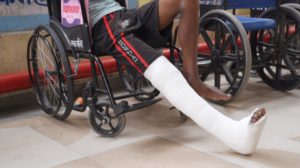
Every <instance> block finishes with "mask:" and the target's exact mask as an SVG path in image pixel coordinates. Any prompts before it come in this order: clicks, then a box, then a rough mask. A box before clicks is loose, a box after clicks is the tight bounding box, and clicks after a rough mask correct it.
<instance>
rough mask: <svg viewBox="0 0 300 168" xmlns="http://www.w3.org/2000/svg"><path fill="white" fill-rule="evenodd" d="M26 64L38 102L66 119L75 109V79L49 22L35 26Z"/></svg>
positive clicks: (49, 111)
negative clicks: (73, 105) (73, 107)
mask: <svg viewBox="0 0 300 168" xmlns="http://www.w3.org/2000/svg"><path fill="white" fill-rule="evenodd" d="M27 66H28V72H29V77H30V81H31V83H32V87H33V90H34V93H35V96H36V98H37V102H38V104H39V105H40V106H41V108H42V109H43V110H44V111H45V112H46V113H47V114H50V115H52V116H53V117H55V118H57V119H59V120H64V119H66V118H67V117H68V116H69V115H70V113H71V110H72V103H73V79H72V78H71V77H70V76H71V68H70V65H69V64H68V61H67V57H66V52H65V50H64V48H63V45H62V43H61V41H60V40H59V38H58V36H57V35H56V33H55V32H54V31H53V29H52V28H51V27H50V26H48V25H42V26H39V27H37V28H36V29H35V31H34V33H33V35H32V37H31V38H30V40H29V43H28V48H27ZM47 87H48V88H47Z"/></svg>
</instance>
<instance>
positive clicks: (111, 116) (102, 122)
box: [89, 103, 126, 137]
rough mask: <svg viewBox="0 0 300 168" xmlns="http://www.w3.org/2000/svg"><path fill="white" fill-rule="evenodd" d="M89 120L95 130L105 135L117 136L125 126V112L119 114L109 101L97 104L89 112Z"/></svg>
mask: <svg viewBox="0 0 300 168" xmlns="http://www.w3.org/2000/svg"><path fill="white" fill-rule="evenodd" d="M89 122H90V124H91V126H92V128H93V130H94V131H95V132H96V133H97V134H99V135H100V136H103V137H115V136H117V135H119V134H120V133H121V132H122V131H123V129H124V128H125V124H126V118H125V114H120V115H117V114H116V112H115V110H114V109H113V108H112V106H111V104H109V103H100V104H97V105H96V109H95V110H90V112H89Z"/></svg>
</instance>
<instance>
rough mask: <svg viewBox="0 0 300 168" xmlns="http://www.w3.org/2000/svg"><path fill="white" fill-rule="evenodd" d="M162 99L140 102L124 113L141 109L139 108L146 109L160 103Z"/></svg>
mask: <svg viewBox="0 0 300 168" xmlns="http://www.w3.org/2000/svg"><path fill="white" fill-rule="evenodd" d="M161 100H162V98H158V99H152V100H147V101H144V102H141V103H137V104H133V105H131V106H130V107H129V109H128V110H127V111H126V113H128V112H131V111H134V110H138V109H141V108H145V107H148V106H151V105H153V104H155V103H157V102H159V101H161Z"/></svg>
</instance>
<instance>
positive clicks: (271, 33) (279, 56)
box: [257, 6, 300, 91]
mask: <svg viewBox="0 0 300 168" xmlns="http://www.w3.org/2000/svg"><path fill="white" fill-rule="evenodd" d="M281 8H282V9H281V12H280V15H277V14H276V13H277V11H275V10H272V9H271V10H267V11H266V12H264V13H263V14H262V15H261V17H264V18H272V19H275V20H276V23H277V24H276V28H275V29H274V30H261V31H259V33H258V41H257V51H258V55H257V59H258V60H259V61H260V63H262V65H263V67H262V68H259V69H258V70H257V72H258V74H259V76H260V77H261V78H262V80H263V81H264V82H265V83H266V84H268V85H269V86H270V87H272V88H274V89H276V90H280V91H288V90H292V89H295V88H297V87H298V86H299V85H300V78H299V75H300V69H299V66H300V64H299V61H300V47H299V46H300V31H299V26H300V25H299V23H300V13H299V12H298V11H297V10H296V9H294V8H291V7H287V6H284V7H281Z"/></svg>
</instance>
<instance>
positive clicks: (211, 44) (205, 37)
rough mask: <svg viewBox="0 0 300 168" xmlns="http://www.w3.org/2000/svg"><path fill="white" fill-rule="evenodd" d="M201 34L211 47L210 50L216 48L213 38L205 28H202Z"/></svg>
mask: <svg viewBox="0 0 300 168" xmlns="http://www.w3.org/2000/svg"><path fill="white" fill-rule="evenodd" d="M201 34H202V36H203V39H204V41H205V42H206V44H207V47H208V48H209V49H210V51H213V50H214V44H213V42H212V41H211V39H210V37H209V35H208V34H207V32H206V31H205V30H202V31H201Z"/></svg>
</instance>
